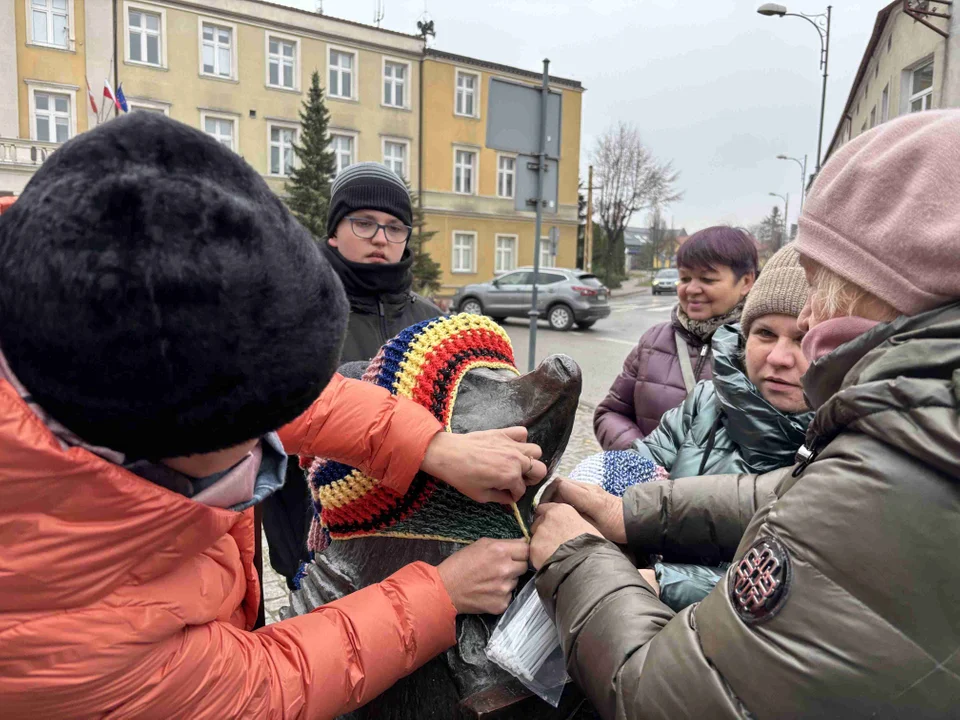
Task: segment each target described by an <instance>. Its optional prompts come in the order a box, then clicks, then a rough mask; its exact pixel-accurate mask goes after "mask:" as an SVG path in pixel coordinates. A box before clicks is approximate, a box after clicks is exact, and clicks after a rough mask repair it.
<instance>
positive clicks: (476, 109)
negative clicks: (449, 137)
mask: <svg viewBox="0 0 960 720" xmlns="http://www.w3.org/2000/svg"><path fill="white" fill-rule="evenodd" d="M461 75H470V76H472V77H473V78H474V79H475V80H476V84H475V86H474V90H473V113H466V112H460V108H459V105H458V102H457V101H458V100H459V98H460V76H461ZM482 80H483V76H482V75H481V74H480V73H478V72H474V71H473V70H465V69H462V68H457V69H456V72H455V73H454V77H453V114H454V115H456V116H457V117H466V118H477V119H479V117H480V86H481V85H482ZM464 106H466V100H464Z"/></svg>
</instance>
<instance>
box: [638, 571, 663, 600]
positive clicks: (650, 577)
mask: <svg viewBox="0 0 960 720" xmlns="http://www.w3.org/2000/svg"><path fill="white" fill-rule="evenodd" d="M639 573H640V577H642V578H643V579H644V580H646V581H647V584H649V585H650V587H652V588H653V593H654V595H656V596H657V597H660V583H658V582H657V571H656V570H654V569H653V568H642V569H641V570H639Z"/></svg>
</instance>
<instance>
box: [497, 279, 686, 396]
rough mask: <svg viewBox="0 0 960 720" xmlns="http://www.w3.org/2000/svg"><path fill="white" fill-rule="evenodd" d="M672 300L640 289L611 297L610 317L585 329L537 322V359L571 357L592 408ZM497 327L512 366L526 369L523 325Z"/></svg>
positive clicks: (527, 335)
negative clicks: (564, 329)
mask: <svg viewBox="0 0 960 720" xmlns="http://www.w3.org/2000/svg"><path fill="white" fill-rule="evenodd" d="M676 303H677V298H676V296H675V295H660V296H657V297H653V296H651V295H650V293H649V291H646V292H645V293H644V294H639V295H632V296H630V297H626V298H619V299H618V298H613V299H612V300H611V302H610V306H611V309H612V311H613V312H611V313H610V317H608V318H606V319H604V320H600V321H599V322H597V324H596V325H594V326H593V327H592V328H591V329H589V330H571V331H568V332H556V331H554V330H551V329H550V328H549V326H548V325H547V323H546V322H545V321H541V322H540V324H539V325H538V326H537V351H536V358H537V361H538V362H539V361H541V360H543V359H544V358H545V357H548V356H549V355H553V354H556V353H562V354H565V355H569V356H570V357H572V358H573V359H574V360H576V361H577V363H578V364H579V365H580V369H581V371H582V372H583V393H582V395H581V396H580V399H581V401H582V402H585V403H588V404H590V405H594V406H595V405H596V404H597V403H599V402H600V401H601V400H603V398H604V396H606V394H607V391H608V390H609V389H610V385H611V383H612V382H613V380H614V378H616V376H617V374H618V373H619V372H620V369H621V367H622V366H623V361H624V360H625V359H626V357H627V354H628V353H629V352H630V350H631V348H633V347H634V346H635V345H636V344H637V341H638V340H639V339H640V336H641V335H643V333H644V332H646V331H647V330H648V329H649V328H651V327H652V326H654V325H657V324H659V323H662V322H665V321H667V320H669V319H670V311H671V310H672V309H673V306H674V305H676ZM503 325H504V328H506V330H507V334H509V335H510V340H511V341H512V342H513V352H514V356H515V358H516V361H517V367H518V368H520V370H521V371H522V372H526V369H527V357H528V352H529V346H530V328H529V324H528V323H527V322H526V321H525V320H520V319H508V320H507V321H506V322H505V323H504V324H503Z"/></svg>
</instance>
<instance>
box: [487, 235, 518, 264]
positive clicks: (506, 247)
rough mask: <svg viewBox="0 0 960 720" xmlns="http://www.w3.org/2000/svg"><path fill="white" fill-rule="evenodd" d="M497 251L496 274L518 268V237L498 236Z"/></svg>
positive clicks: (495, 260)
mask: <svg viewBox="0 0 960 720" xmlns="http://www.w3.org/2000/svg"><path fill="white" fill-rule="evenodd" d="M496 250H497V252H496V257H495V259H494V265H493V270H494V272H497V273H505V272H510V271H511V270H515V269H516V267H517V236H516V235H497V247H496Z"/></svg>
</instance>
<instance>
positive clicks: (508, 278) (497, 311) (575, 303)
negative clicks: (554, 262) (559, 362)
mask: <svg viewBox="0 0 960 720" xmlns="http://www.w3.org/2000/svg"><path fill="white" fill-rule="evenodd" d="M533 278H534V271H533V268H529V267H526V268H517V269H516V270H514V271H513V272H510V273H507V274H506V275H502V276H500V277H498V278H495V279H493V280H491V281H489V282H485V283H476V284H474V285H467V286H465V287H462V288H460V290H458V291H457V294H456V295H455V296H454V299H453V306H454V307H455V308H457V310H458V311H460V312H467V313H474V314H476V315H489V316H490V317H492V318H493V319H494V320H496V321H498V322H499V321H502V320H503V319H504V318H508V317H515V318H526V317H528V313H529V312H530V307H531V306H532V305H533ZM609 294H610V293H609V290H607V288H605V287H604V286H603V283H601V282H600V280H599V278H597V276H596V275H592V274H590V273H588V272H584V271H583V270H566V269H563V268H542V269H541V270H540V275H539V280H538V282H537V310H538V311H539V313H540V317H541V318H545V319H546V320H547V322H548V323H550V327H551V328H553V329H554V330H569V329H570V328H571V327H573V325H574V323H576V325H577V326H578V327H580V328H581V329H583V330H586V329H587V328H590V327H593V325H594V324H595V323H596V322H597V320H600V319H602V318H605V317H607V316H609V315H610V304H609V303H608V302H607V297H608V295H609Z"/></svg>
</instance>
